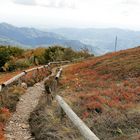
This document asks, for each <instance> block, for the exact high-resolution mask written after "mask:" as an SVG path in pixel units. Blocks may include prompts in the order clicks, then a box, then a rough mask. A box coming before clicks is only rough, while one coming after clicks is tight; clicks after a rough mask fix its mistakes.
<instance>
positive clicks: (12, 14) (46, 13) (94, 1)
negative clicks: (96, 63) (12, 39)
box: [0, 0, 140, 29]
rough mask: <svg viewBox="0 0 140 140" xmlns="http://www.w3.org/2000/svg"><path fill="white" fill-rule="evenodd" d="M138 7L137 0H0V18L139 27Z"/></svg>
mask: <svg viewBox="0 0 140 140" xmlns="http://www.w3.org/2000/svg"><path fill="white" fill-rule="evenodd" d="M17 3H18V4H17ZM26 5H29V6H26ZM7 7H8V10H7ZM75 7H76V8H75ZM139 7H140V0H3V1H2V0H1V1H0V22H3V21H7V22H9V23H12V24H17V25H21V26H24V25H25V26H28V25H30V26H43V27H119V28H134V27H135V28H139V29H140V20H138V19H139V15H140V8H139Z"/></svg>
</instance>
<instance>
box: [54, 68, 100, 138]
mask: <svg viewBox="0 0 140 140" xmlns="http://www.w3.org/2000/svg"><path fill="white" fill-rule="evenodd" d="M61 73H62V68H60V69H59V71H58V73H57V74H56V76H55V80H58V79H59V78H60V76H61ZM55 99H56V101H57V102H58V104H59V106H60V108H61V111H60V112H63V111H64V112H65V113H66V115H67V116H68V118H69V119H70V120H71V121H72V123H73V124H74V125H75V126H76V127H77V128H78V130H79V131H80V133H81V135H82V136H83V137H84V138H85V139H86V140H99V138H98V137H97V136H96V135H95V134H94V133H93V132H92V131H91V130H90V129H89V128H88V127H87V126H86V124H85V123H84V122H83V121H82V120H81V119H80V118H79V117H78V116H77V115H76V113H75V112H74V111H73V110H72V109H71V108H70V106H69V105H68V104H67V103H66V102H65V101H64V100H63V98H62V97H61V96H59V95H56V97H55ZM62 114H63V113H62Z"/></svg>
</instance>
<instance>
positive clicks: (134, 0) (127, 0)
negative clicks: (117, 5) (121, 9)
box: [122, 0, 140, 5]
mask: <svg viewBox="0 0 140 140" xmlns="http://www.w3.org/2000/svg"><path fill="white" fill-rule="evenodd" d="M122 4H124V5H139V4H140V2H139V0H123V1H122Z"/></svg>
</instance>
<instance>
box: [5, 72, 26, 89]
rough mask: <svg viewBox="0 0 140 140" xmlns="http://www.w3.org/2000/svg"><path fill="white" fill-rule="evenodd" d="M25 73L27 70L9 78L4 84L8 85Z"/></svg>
mask: <svg viewBox="0 0 140 140" xmlns="http://www.w3.org/2000/svg"><path fill="white" fill-rule="evenodd" d="M24 75H25V72H22V73H20V74H18V75H16V76H14V77H13V78H11V79H9V80H8V81H6V82H4V83H3V85H4V86H7V85H9V84H11V83H13V82H14V81H16V80H18V79H19V78H20V77H22V76H24Z"/></svg>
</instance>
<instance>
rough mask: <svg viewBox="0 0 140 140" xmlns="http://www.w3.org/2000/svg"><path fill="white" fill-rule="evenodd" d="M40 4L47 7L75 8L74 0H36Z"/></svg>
mask: <svg viewBox="0 0 140 140" xmlns="http://www.w3.org/2000/svg"><path fill="white" fill-rule="evenodd" d="M36 1H37V4H38V5H40V6H45V7H49V8H72V9H73V8H75V3H74V0H36Z"/></svg>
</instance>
